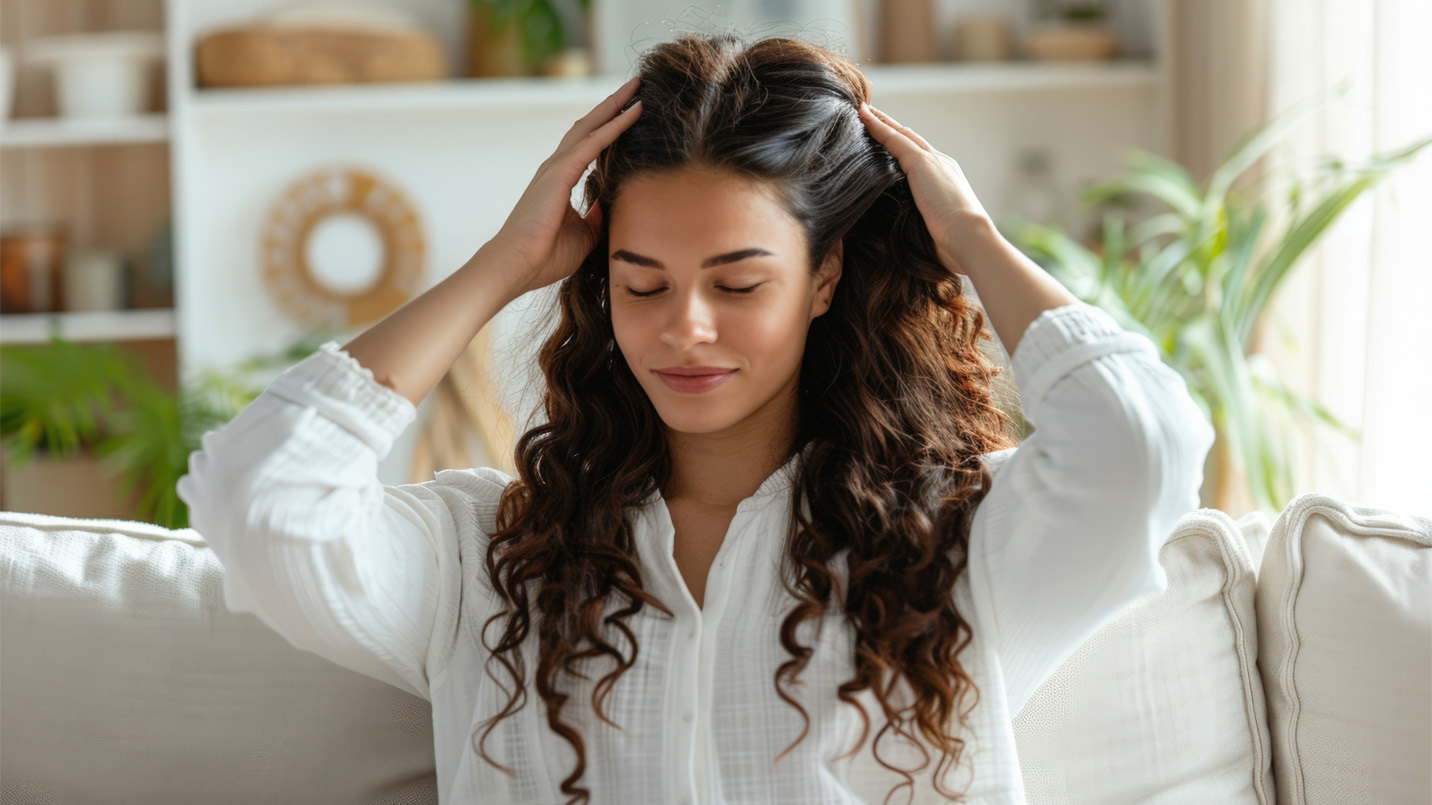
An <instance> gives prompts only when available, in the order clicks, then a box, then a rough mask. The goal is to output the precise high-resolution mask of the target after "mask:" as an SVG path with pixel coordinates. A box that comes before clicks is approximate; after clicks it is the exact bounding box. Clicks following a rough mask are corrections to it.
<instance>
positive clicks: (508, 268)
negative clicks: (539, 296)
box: [459, 241, 531, 309]
mask: <svg viewBox="0 0 1432 805" xmlns="http://www.w3.org/2000/svg"><path fill="white" fill-rule="evenodd" d="M459 270H460V271H462V272H463V273H465V274H469V275H474V277H475V278H480V284H481V285H482V286H483V288H485V289H487V291H486V295H487V296H488V298H493V299H496V300H497V301H498V303H499V304H498V308H499V309H501V308H504V307H507V305H508V304H510V303H511V302H513V301H515V300H516V299H517V298H518V297H520V296H522V295H523V294H525V293H527V292H528V291H529V290H531V289H530V288H525V287H523V286H522V284H521V282H520V280H521V279H522V278H521V277H520V276H519V273H520V272H518V271H517V270H516V265H515V263H514V262H513V260H512V258H511V257H509V256H508V255H507V253H506V252H504V251H503V250H502V249H501V247H499V246H495V245H493V241H488V242H487V243H484V244H483V245H482V246H481V247H479V248H478V250H477V251H476V252H474V253H473V255H472V257H469V258H468V260H467V262H466V263H464V264H463V266H462V268H461V269H459Z"/></svg>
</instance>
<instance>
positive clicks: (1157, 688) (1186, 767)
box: [1014, 508, 1274, 805]
mask: <svg viewBox="0 0 1432 805" xmlns="http://www.w3.org/2000/svg"><path fill="white" fill-rule="evenodd" d="M1248 523H1249V525H1251V526H1253V527H1255V528H1256V525H1257V521H1256V520H1249V521H1248ZM1239 526H1240V523H1238V522H1235V521H1234V520H1233V519H1232V518H1231V517H1229V516H1228V515H1227V514H1226V513H1224V512H1222V511H1219V510H1217V509H1207V508H1205V509H1199V510H1197V511H1194V512H1190V513H1188V514H1186V515H1184V517H1183V518H1182V519H1181V520H1179V522H1178V523H1177V525H1176V526H1175V528H1174V530H1173V532H1172V533H1171V534H1170V536H1169V538H1168V540H1166V541H1165V543H1164V545H1163V547H1162V548H1161V549H1160V551H1159V563H1160V564H1161V565H1162V566H1163V568H1164V571H1165V572H1166V573H1167V574H1168V580H1169V584H1168V588H1167V589H1166V590H1164V591H1163V592H1162V593H1157V594H1152V595H1148V596H1145V597H1144V598H1141V599H1139V600H1137V601H1135V602H1133V603H1132V604H1130V605H1129V607H1128V608H1126V609H1125V610H1124V611H1122V612H1121V613H1120V614H1119V615H1118V617H1116V618H1115V619H1114V620H1113V621H1111V622H1109V623H1108V624H1106V625H1105V626H1104V627H1103V628H1102V629H1100V630H1099V631H1098V632H1096V633H1095V634H1094V636H1093V637H1092V638H1090V639H1089V640H1088V641H1087V642H1085V643H1084V645H1082V646H1080V647H1079V648H1078V649H1077V650H1076V651H1075V652H1074V654H1073V655H1072V656H1071V657H1070V658H1069V659H1068V660H1067V661H1066V662H1065V663H1064V664H1063V665H1062V666H1060V667H1059V669H1058V670H1056V671H1055V672H1054V674H1053V675H1052V676H1051V677H1050V678H1049V679H1047V680H1045V682H1044V684H1043V685H1042V686H1040V688H1039V689H1038V690H1037V691H1035V693H1034V695H1033V696H1032V697H1031V698H1030V699H1029V701H1028V702H1027V703H1026V704H1025V706H1024V708H1023V709H1022V710H1020V712H1019V713H1017V714H1016V715H1015V718H1014V734H1015V740H1016V742H1017V744H1018V747H1019V758H1020V765H1021V767H1022V768H1023V773H1024V785H1025V791H1026V795H1027V797H1028V799H1029V802H1030V803H1090V805H1094V804H1095V803H1097V804H1098V805H1118V804H1119V803H1149V802H1200V803H1202V802H1217V803H1259V805H1272V803H1273V796H1274V791H1273V781H1272V779H1271V776H1270V775H1271V763H1272V757H1271V750H1270V747H1269V739H1268V727H1267V721H1266V713H1265V710H1264V700H1263V687H1262V683H1261V680H1260V679H1259V676H1258V669H1257V667H1256V659H1257V656H1258V637H1257V633H1256V631H1255V620H1256V619H1255V616H1254V612H1253V599H1254V584H1255V578H1254V573H1253V568H1254V566H1253V561H1252V557H1251V555H1250V552H1249V550H1248V546H1247V545H1246V544H1245V542H1244V540H1243V537H1242V535H1241V533H1240V527H1239Z"/></svg>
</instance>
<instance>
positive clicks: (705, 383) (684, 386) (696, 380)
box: [656, 366, 736, 394]
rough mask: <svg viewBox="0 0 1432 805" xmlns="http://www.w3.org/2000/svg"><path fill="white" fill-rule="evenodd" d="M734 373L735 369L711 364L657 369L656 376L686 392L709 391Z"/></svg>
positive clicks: (674, 388)
mask: <svg viewBox="0 0 1432 805" xmlns="http://www.w3.org/2000/svg"><path fill="white" fill-rule="evenodd" d="M713 370H714V372H715V373H714V374H713V373H712V372H713ZM680 372H700V373H701V374H681V373H680ZM734 374H736V370H735V369H719V368H716V367H711V366H694V367H684V368H673V369H670V370H668V369H659V370H657V372H656V376H657V377H659V378H661V382H663V383H665V384H666V385H667V386H669V387H670V388H672V389H673V390H675V391H679V392H683V393H686V394H700V393H702V392H706V391H710V390H712V389H714V388H716V387H717V386H719V385H721V384H722V383H725V382H726V381H727V380H729V379H730V378H731V375H734Z"/></svg>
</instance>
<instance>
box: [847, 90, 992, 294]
mask: <svg viewBox="0 0 1432 805" xmlns="http://www.w3.org/2000/svg"><path fill="white" fill-rule="evenodd" d="M860 119H861V120H862V121H864V122H865V128H866V130H867V131H869V132H870V134H871V136H872V137H874V138H875V139H876V141H877V142H879V143H880V144H881V145H884V146H885V150H887V151H889V152H890V155H891V156H893V157H895V159H896V161H898V162H899V163H900V169H901V170H902V171H904V172H905V175H906V177H907V178H908V179H909V182H910V193H911V194H912V195H913V196H914V197H915V206H916V207H918V208H919V210H920V214H921V215H922V216H923V217H924V219H925V226H926V227H927V228H929V230H930V237H931V238H932V239H933V240H934V242H935V249H936V252H937V253H938V255H939V258H940V262H942V263H943V264H944V265H945V267H947V268H949V269H950V270H952V271H957V272H959V273H961V274H968V273H969V272H967V271H965V270H964V267H963V266H962V264H961V263H960V260H959V255H958V254H957V252H956V250H955V249H954V248H953V247H954V244H955V242H956V240H957V236H956V230H957V229H959V228H961V227H964V226H967V225H968V224H969V223H970V222H971V221H972V220H979V219H984V220H986V221H987V220H988V219H989V213H987V212H985V208H984V205H982V204H980V201H979V199H978V198H976V197H975V191H974V189H973V188H971V187H970V183H969V180H968V179H966V178H965V172H964V171H963V170H961V169H960V163H958V162H956V161H955V159H954V157H951V156H949V155H948V154H942V153H940V152H939V151H936V150H935V148H934V146H932V145H930V144H929V143H928V142H926V141H925V138H924V137H921V136H920V135H919V134H916V133H915V130H914V129H911V128H909V127H908V126H902V125H900V123H899V122H898V121H896V120H895V118H893V117H890V116H889V115H887V114H885V113H884V112H882V111H880V110H879V109H876V108H875V107H873V106H871V105H869V104H865V103H862V104H861V105H860Z"/></svg>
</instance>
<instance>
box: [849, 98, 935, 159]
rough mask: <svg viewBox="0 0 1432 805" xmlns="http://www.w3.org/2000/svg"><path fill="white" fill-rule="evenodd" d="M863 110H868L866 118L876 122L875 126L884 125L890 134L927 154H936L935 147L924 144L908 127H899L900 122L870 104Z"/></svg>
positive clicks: (923, 139)
mask: <svg viewBox="0 0 1432 805" xmlns="http://www.w3.org/2000/svg"><path fill="white" fill-rule="evenodd" d="M865 108H866V109H867V110H868V112H869V116H868V117H869V118H871V119H874V120H875V121H877V125H878V124H879V123H884V124H885V126H886V127H887V128H889V129H890V130H891V131H892V132H894V133H896V134H899V135H901V136H903V137H905V138H907V139H909V140H910V141H911V142H913V143H914V144H915V145H917V146H919V147H920V148H921V149H923V150H925V151H928V152H930V153H932V154H934V153H937V152H936V151H935V147H934V146H932V145H930V144H929V143H928V142H926V141H925V138H924V137H921V136H920V135H919V134H917V133H916V132H915V130H914V129H912V128H910V127H909V126H905V125H901V123H900V121H898V120H896V119H895V118H893V117H891V116H889V115H887V114H885V113H884V112H882V111H880V110H879V109H876V108H875V107H873V106H871V105H870V104H866V105H865Z"/></svg>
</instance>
